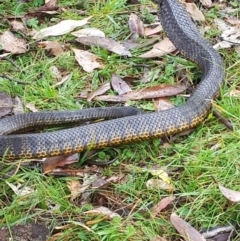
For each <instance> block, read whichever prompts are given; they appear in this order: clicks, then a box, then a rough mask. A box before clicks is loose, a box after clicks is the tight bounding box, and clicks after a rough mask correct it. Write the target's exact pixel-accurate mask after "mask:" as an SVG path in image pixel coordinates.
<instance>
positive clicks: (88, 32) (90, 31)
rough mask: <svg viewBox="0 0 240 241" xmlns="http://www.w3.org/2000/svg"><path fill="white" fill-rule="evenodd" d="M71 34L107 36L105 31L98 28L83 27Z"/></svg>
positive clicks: (76, 35) (78, 35)
mask: <svg viewBox="0 0 240 241" xmlns="http://www.w3.org/2000/svg"><path fill="white" fill-rule="evenodd" d="M71 34H72V35H73V36H75V37H78V38H81V37H89V36H95V37H96V36H98V37H105V34H104V32H103V31H101V30H99V29H97V28H83V29H80V30H77V31H74V32H72V33H71Z"/></svg>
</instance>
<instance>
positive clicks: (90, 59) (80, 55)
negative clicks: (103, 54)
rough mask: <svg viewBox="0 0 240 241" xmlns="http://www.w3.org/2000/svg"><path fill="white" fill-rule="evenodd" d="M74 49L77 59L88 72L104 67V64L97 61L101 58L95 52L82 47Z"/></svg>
mask: <svg viewBox="0 0 240 241" xmlns="http://www.w3.org/2000/svg"><path fill="white" fill-rule="evenodd" d="M72 50H73V52H74V53H75V59H76V60H77V62H78V64H79V65H80V66H82V68H83V69H84V70H85V71H86V72H88V73H90V72H92V71H93V70H94V69H97V68H102V67H103V65H102V64H100V63H99V62H97V60H98V59H99V58H98V57H97V56H96V55H95V54H92V53H90V52H88V51H84V50H80V49H72Z"/></svg>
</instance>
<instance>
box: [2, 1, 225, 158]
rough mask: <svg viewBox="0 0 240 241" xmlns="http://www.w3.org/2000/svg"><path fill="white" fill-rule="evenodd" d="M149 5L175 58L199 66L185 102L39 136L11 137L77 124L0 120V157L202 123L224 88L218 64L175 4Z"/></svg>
mask: <svg viewBox="0 0 240 241" xmlns="http://www.w3.org/2000/svg"><path fill="white" fill-rule="evenodd" d="M155 2H156V3H157V4H158V5H159V8H158V9H159V10H158V15H159V19H160V21H161V24H162V26H163V29H164V30H165V32H166V34H167V36H168V37H169V39H170V40H171V41H172V42H173V44H174V45H175V46H176V48H177V49H178V50H179V51H180V53H181V54H183V55H184V56H185V57H186V58H187V59H190V60H192V61H193V62H194V63H195V64H196V65H198V66H199V68H200V70H201V73H202V76H201V80H200V82H199V83H198V84H197V86H196V88H195V89H194V91H193V92H192V94H191V95H190V97H189V98H188V99H187V100H186V102H185V103H184V104H183V105H180V106H175V107H173V108H171V109H168V110H164V111H160V112H150V113H146V114H138V111H136V110H134V109H133V112H135V114H133V115H132V114H130V115H128V116H121V114H120V115H118V114H117V118H114V119H107V120H104V121H102V122H98V121H96V122H91V123H90V124H88V125H80V126H77V127H72V128H68V129H63V130H57V131H53V132H44V133H25V134H21V133H20V134H16V133H14V132H15V131H16V130H17V129H18V126H19V125H21V127H20V129H23V130H24V129H27V128H28V126H31V125H32V126H34V125H37V124H39V125H42V126H45V125H48V124H53V123H54V119H55V122H57V123H58V122H61V117H62V116H64V113H65V114H66V113H67V114H66V115H65V117H63V119H64V120H63V122H67V121H69V122H72V123H75V120H76V119H77V117H76V116H75V112H74V111H73V112H72V111H69V112H62V111H56V112H54V111H53V112H52V111H49V112H39V113H37V114H36V113H26V114H22V115H15V116H10V117H7V118H3V119H1V120H0V131H1V132H0V157H4V158H5V159H10V160H14V159H21V158H25V159H29V158H42V157H50V156H59V155H66V154H72V153H77V152H82V151H85V150H89V149H99V148H104V147H108V146H116V145H122V144H129V143H133V142H137V141H142V140H148V139H151V138H156V137H165V136H168V135H172V134H175V133H178V132H181V131H184V130H187V129H190V128H193V127H195V126H197V125H199V124H201V123H202V122H203V121H204V120H205V119H206V117H207V115H208V113H209V111H210V109H211V106H212V100H213V99H214V98H216V96H217V95H218V94H219V90H220V87H221V86H222V84H223V82H224V66H223V61H222V58H221V57H220V55H219V54H218V53H217V52H216V51H215V50H214V48H213V47H212V46H211V45H210V44H209V43H208V42H207V41H206V40H205V39H204V38H203V37H202V36H201V34H200V32H199V31H198V29H197V27H196V25H195V23H194V22H193V21H192V19H191V18H190V16H189V15H188V13H187V12H186V11H185V9H184V7H183V6H182V4H181V3H179V2H178V0H155ZM111 108H112V107H110V108H101V110H100V112H101V113H102V114H103V116H101V115H100V117H97V118H99V119H101V118H105V117H107V116H106V115H109V112H110V113H111ZM130 109H131V108H130ZM82 111H83V112H82V113H84V114H83V115H85V117H83V119H88V117H89V116H90V115H92V116H95V114H94V113H95V111H96V112H99V110H95V108H92V109H91V108H90V109H86V110H82ZM113 112H114V111H113ZM120 112H121V111H120ZM123 112H124V111H123ZM129 112H131V110H130V111H129ZM70 113H71V114H70ZM91 113H93V114H91ZM105 114H106V115H105ZM96 115H97V114H96ZM80 116H81V114H80ZM118 117H119V118H118ZM97 118H96V119H97ZM11 132H12V134H11Z"/></svg>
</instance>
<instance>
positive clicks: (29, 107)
mask: <svg viewBox="0 0 240 241" xmlns="http://www.w3.org/2000/svg"><path fill="white" fill-rule="evenodd" d="M25 107H26V108H28V109H29V110H30V111H32V112H38V109H37V108H36V106H35V105H34V104H31V103H28V104H26V105H25Z"/></svg>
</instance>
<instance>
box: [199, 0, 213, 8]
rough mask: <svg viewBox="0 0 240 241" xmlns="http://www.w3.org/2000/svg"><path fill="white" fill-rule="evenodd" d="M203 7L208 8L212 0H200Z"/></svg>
mask: <svg viewBox="0 0 240 241" xmlns="http://www.w3.org/2000/svg"><path fill="white" fill-rule="evenodd" d="M200 2H201V3H202V5H203V6H204V7H207V8H210V7H211V6H212V0H200Z"/></svg>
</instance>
